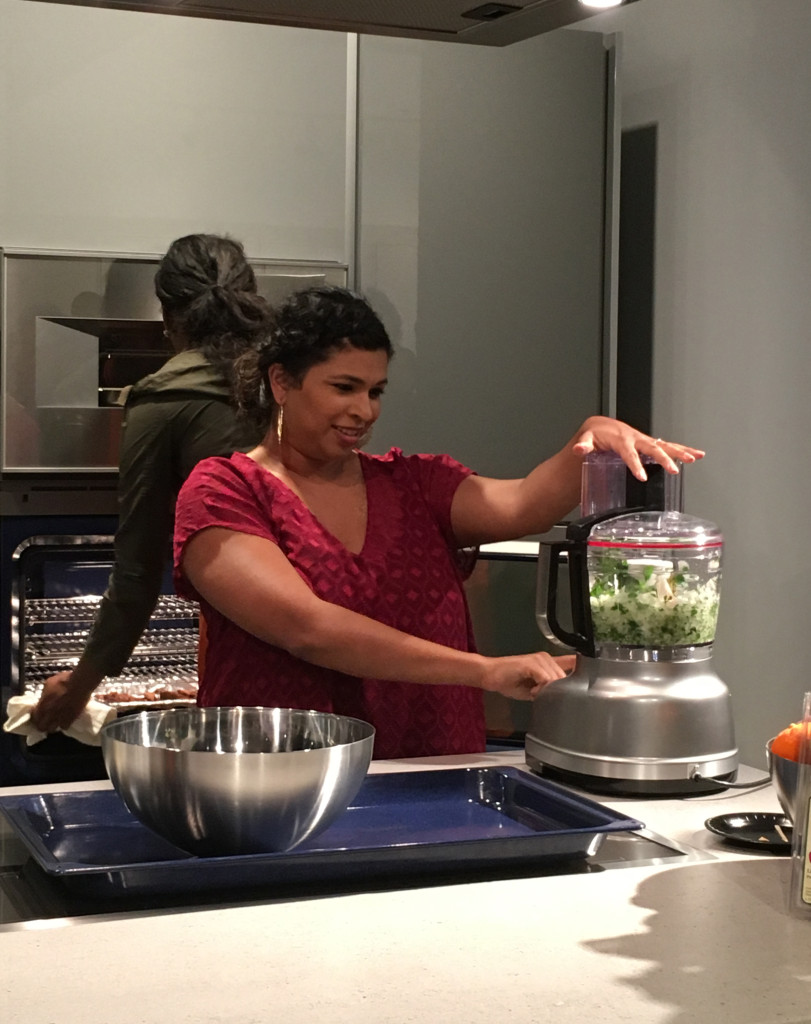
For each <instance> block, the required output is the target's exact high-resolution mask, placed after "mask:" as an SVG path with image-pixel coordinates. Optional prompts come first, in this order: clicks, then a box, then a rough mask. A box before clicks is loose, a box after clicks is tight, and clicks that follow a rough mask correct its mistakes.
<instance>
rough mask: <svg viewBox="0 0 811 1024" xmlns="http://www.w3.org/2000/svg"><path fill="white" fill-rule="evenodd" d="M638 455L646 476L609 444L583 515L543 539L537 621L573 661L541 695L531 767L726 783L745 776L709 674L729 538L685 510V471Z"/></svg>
mask: <svg viewBox="0 0 811 1024" xmlns="http://www.w3.org/2000/svg"><path fill="white" fill-rule="evenodd" d="M642 462H643V465H644V467H645V470H646V473H647V476H648V479H647V481H645V482H642V481H639V480H637V479H636V478H635V477H634V476H633V474H632V473H631V472H630V470H629V469H628V467H627V466H626V465H625V463H624V462H623V461H622V459H621V458H620V457H619V456H618V455H616V454H614V453H612V452H595V453H592V454H590V455H589V456H587V457H586V459H585V460H584V464H583V477H582V491H581V504H580V514H581V516H582V517H583V518H580V519H578V520H576V521H574V522H571V523H569V524H568V525H567V527H566V536H565V539H563V540H554V539H552V540H543V541H542V542H541V544H540V551H539V559H538V597H537V606H536V618H537V622H538V625H539V628H540V629H541V632H542V633H543V634H544V636H545V637H546V638H547V639H548V640H550V641H551V642H552V643H553V645H554V646H556V647H558V648H560V647H563V648H565V649H567V650H571V649H574V650H575V651H576V653H577V657H576V665H575V669H574V671H573V672H572V673H571V674H570V675H569V676H567V677H566V678H564V679H560V680H556V681H554V682H552V683H550V684H548V685H547V686H545V687H544V689H543V690H541V692H540V694H539V695H538V697H537V698H536V699H535V701H534V702H533V706H532V710H531V716H530V724H529V728H528V731H527V735H526V758H527V764H528V765H529V766H530V767H531V768H532V769H534V770H536V771H539V772H541V773H542V774H543V775H548V776H551V777H556V778H558V779H559V780H561V781H564V782H567V781H568V782H571V783H572V784H574V785H577V786H579V787H581V788H584V789H590V790H594V791H597V792H605V793H612V792H613V793H627V794H646V793H647V794H668V793H679V794H684V793H691V792H707V791H717V790H718V789H720V788H723V787H724V784H725V783H726V784H731V783H732V782H733V781H734V779H735V777H736V774H737V770H738V751H737V748H736V745H735V734H734V726H733V720H732V706H731V697H730V694H729V691H728V689H727V687H726V685H725V684H724V682H723V681H722V680H721V679H720V678H719V677H718V675H717V674H716V673H715V671H714V670H713V668H712V651H713V642H714V640H715V630H716V624H717V621H718V604H719V597H720V583H721V561H722V552H723V538H722V535H721V532H720V531H719V529H718V527H717V526H715V524H713V523H710V522H707V521H706V520H703V519H698V518H696V517H694V516H690V515H685V514H684V512H683V511H682V509H683V501H682V474H681V473H679V474H678V475H674V474H668V473H666V472H665V471H664V469H663V468H662V467H661V466H660V465H659V464H658V463H657V462H655V460H653V459H652V458H650V457H649V456H643V457H642ZM566 571H568V584H569V585H568V590H569V600H568V602H567V606H565V607H564V602H563V601H560V602H559V600H558V598H559V591H560V590H561V589H562V588H561V583H562V580H563V577H564V575H565V574H566ZM569 619H570V621H569ZM564 620H566V621H564Z"/></svg>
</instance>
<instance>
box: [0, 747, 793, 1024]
mask: <svg viewBox="0 0 811 1024" xmlns="http://www.w3.org/2000/svg"><path fill="white" fill-rule="evenodd" d="M504 764H513V765H521V764H523V752H497V753H492V754H486V755H472V756H470V757H467V758H463V757H448V758H426V759H415V760H413V761H408V762H406V761H400V762H397V761H389V762H374V763H373V766H372V771H374V772H390V771H405V770H415V769H420V770H424V769H436V770H441V769H443V768H448V767H461V766H485V765H504ZM761 774H762V772H760V771H757V772H756V771H755V770H753V769H744V770H742V772H741V778H742V779H743V780H746V779H748V778H749V779H753V778H755V777H756V776H758V775H761ZM107 785H108V784H107V783H76V784H73V785H72V786H70V787H69V786H67V785H65V786H61V787H58V786H53V787H42V786H41V787H30V788H28V789H16V790H10V789H8V790H5V791H3V793H4V794H11V793H18V792H19V793H26V792H32V791H43V790H46V789H50V790H52V791H56V790H61V791H64V790H66V789H68V788H71V789H88V788H97V787H104V786H107ZM593 799H597V800H599V801H600V802H602V803H604V804H606V805H607V806H609V807H612V808H615V809H616V810H619V811H621V812H622V813H623V814H624V815H627V816H628V817H634V818H637V819H638V820H640V821H642V822H644V823H645V825H646V826H647V827H648V829H650V830H653V831H654V832H655V833H658V834H659V835H661V836H666V837H668V839H670V840H673V841H674V842H675V843H676V844H680V845H681V846H683V847H684V848H685V849H687V848H689V850H690V851H692V854H693V855H692V856H683V857H678V858H666V859H663V860H661V861H657V862H651V861H640V862H639V863H638V864H633V863H630V864H626V865H623V866H621V867H616V868H613V869H606V870H600V871H595V872H589V873H574V874H552V875H546V876H543V877H520V878H506V879H498V880H490V881H474V882H465V881H459V880H455V881H454V883H453V884H436V882H437V880H436V879H425V884H421V883H415V882H414V881H411V882H410V883H409V885H410V887H409V888H403V889H394V890H388V891H368V892H358V893H353V894H344V895H334V896H319V897H312V896H311V897H309V898H298V899H297V898H277V899H273V900H269V901H267V900H265V901H244V902H243V901H235V902H232V903H230V904H228V905H206V906H198V907H195V906H194V905H191V904H193V903H194V899H193V898H190V900H189V903H190V905H189V906H188V907H183V908H180V909H178V908H175V909H173V910H171V911H167V910H163V911H157V912H155V911H142V912H133V913H120V912H117V910H116V907H115V902H114V901H113V904H112V905H111V907H110V913H109V914H97V915H94V916H90V917H82V918H79V919H76V920H74V919H62V920H60V919H50V920H42V921H30V922H27V923H21V924H17V925H15V924H9V925H6V926H4V927H2V928H0V1019H2V1020H3V1021H4V1022H5V1024H17V1022H19V1024H46V1022H48V1024H50V1022H56V1021H58V1022H59V1024H87V1022H99V1024H125V1022H126V1024H136V1022H137V1024H158V1022H160V1024H165V1022H166V1021H171V1022H172V1024H265V1022H267V1021H275V1020H278V1021H283V1022H284V1024H305V1022H306V1024H313V1022H318V1021H329V1022H330V1024H336V1022H346V1024H411V1022H443V1024H445V1022H447V1024H479V1022H481V1024H485V1022H487V1024H493V1022H496V1021H505V1022H506V1021H509V1022H511V1024H540V1022H545V1021H554V1022H555V1024H581V1022H586V1021H587V1022H589V1024H609V1022H610V1024H615V1022H620V1021H621V1022H627V1021H631V1022H636V1021H639V1022H642V1021H645V1022H647V1024H703V1022H710V1021H712V1022H719V1021H720V1022H724V1021H734V1022H736V1024H770V1022H774V1024H777V1022H780V1024H786V1022H807V1021H809V1020H811V921H805V920H798V919H795V918H793V917H791V916H790V915H789V914H788V913H787V911H786V908H785V907H786V890H787V884H788V875H789V870H790V860H789V858H788V857H785V856H778V855H774V854H771V853H768V852H766V851H764V852H761V851H760V850H759V849H754V850H751V848H739V847H733V846H731V845H729V844H726V843H725V842H724V841H723V840H722V839H720V838H719V837H717V836H715V835H713V834H712V833H710V832H709V831H707V830H706V829H705V828H704V821H705V819H707V818H709V817H712V816H715V815H719V814H723V813H729V812H733V811H777V810H779V806H778V803H777V798H776V796H775V793H774V791H773V790H772V788H771V787H766V788H765V789H758V790H727V791H725V792H723V793H718V794H712V795H705V796H697V797H691V798H688V799H675V798H669V799H660V798H656V799H654V798H645V799H640V798H617V797H610V798H608V797H593ZM15 841H16V840H13V839H9V838H8V833H7V832H6V839H5V842H6V843H10V842H15Z"/></svg>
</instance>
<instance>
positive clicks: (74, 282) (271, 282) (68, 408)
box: [0, 249, 348, 786]
mask: <svg viewBox="0 0 811 1024" xmlns="http://www.w3.org/2000/svg"><path fill="white" fill-rule="evenodd" d="M160 259H161V256H160V254H138V253H98V252H73V251H63V250H34V249H0V609H2V611H0V720H5V717H6V705H7V703H8V700H9V698H10V697H11V696H12V695H16V694H18V693H26V692H37V690H38V688H39V686H40V685H41V682H42V680H43V679H45V678H47V677H48V675H50V674H52V672H55V671H59V670H62V669H65V668H69V667H71V665H72V664H74V663H75V661H76V659H77V658H78V655H79V652H80V650H81V647H82V644H83V640H84V637H85V636H86V635H87V631H88V629H89V628H90V624H91V622H92V615H93V612H94V611H95V608H96V606H97V605H98V602H99V600H100V598H101V595H102V593H103V592H104V590H105V588H106V585H107V579H108V577H109V573H110V569H111V566H112V553H113V549H112V537H113V535H114V534H115V531H116V527H117V504H118V503H117V471H118V452H119V438H120V429H121V421H122V418H123V409H122V400H123V398H124V396H125V392H126V389H127V387H128V386H129V385H131V384H133V383H135V381H137V380H139V379H140V378H141V377H143V376H144V375H145V374H148V373H150V372H153V371H154V370H156V369H158V368H159V367H160V366H162V365H163V363H164V362H165V361H166V360H167V358H168V357H169V356H170V354H171V353H170V352H168V351H167V348H166V346H165V343H164V339H163V323H162V320H161V312H160V306H159V303H158V300H157V298H156V296H155V291H154V275H155V270H156V269H157V265H158V263H159V261H160ZM250 262H251V265H252V266H253V268H254V272H255V274H256V279H257V287H258V291H259V292H260V294H262V295H263V296H264V297H265V298H266V299H267V300H268V301H269V302H270V303H271V304H276V303H278V302H279V301H280V300H281V299H283V298H284V297H285V296H287V295H288V294H290V293H291V292H293V291H296V290H298V289H301V288H305V287H310V286H312V285H319V284H336V285H343V286H345V285H346V284H347V273H348V272H347V267H346V266H345V265H343V264H338V263H334V262H331V261H320V260H312V261H302V260H278V259H254V258H251V259H250ZM197 622H198V618H197V610H196V607H194V606H193V605H191V604H189V603H187V602H180V601H178V599H177V598H176V597H175V596H174V591H173V587H172V582H171V571H170V566H168V565H167V569H166V574H165V577H164V586H163V594H162V596H161V598H160V601H159V604H158V607H157V608H156V610H155V614H154V615H153V617H152V620H151V621H150V624H149V627H148V629H147V631H146V632H145V634H144V636H143V637H142V640H141V642H140V643H139V645H138V647H137V648H136V650H135V651H134V653H133V656H132V658H131V659H130V661H129V663H128V664H127V666H126V668H125V671H124V673H123V674H122V675H121V676H118V677H116V678H115V679H114V680H105V682H104V684H103V685H102V688H101V689H100V691H98V692H101V691H103V690H105V689H106V690H111V689H115V690H117V691H118V695H119V698H126V697H130V698H131V700H129V701H125V702H124V703H122V704H121V705H120V706H121V707H122V708H123V707H125V705H126V706H128V707H132V708H135V707H138V706H139V700H140V699H141V698H144V699H145V700H146V699H149V698H154V697H155V693H156V691H157V690H158V689H160V690H163V691H164V692H168V691H170V690H172V689H173V688H174V689H175V690H181V689H182V690H187V689H191V687H192V686H196V647H197V632H198V628H197ZM148 684H149V685H148ZM167 699H168V698H167ZM181 699H184V700H185V699H189V698H181ZM104 777H105V772H104V766H103V763H102V759H101V755H100V752H99V750H98V749H97V748H94V747H90V746H87V745H86V744H80V743H77V742H76V741H74V740H71V739H69V738H67V737H65V736H62V735H61V734H59V735H55V736H50V737H48V738H47V739H46V740H43V741H42V742H41V743H39V744H34V745H33V746H31V747H28V746H27V745H26V744H25V741H24V740H23V739H22V738H21V737H19V736H11V735H9V734H8V733H5V732H3V731H2V730H0V785H3V786H7V785H25V784H29V783H32V784H34V783H40V782H56V783H58V782H69V781H80V780H85V779H101V778H104Z"/></svg>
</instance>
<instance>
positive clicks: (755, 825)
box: [704, 812, 792, 853]
mask: <svg viewBox="0 0 811 1024" xmlns="http://www.w3.org/2000/svg"><path fill="white" fill-rule="evenodd" d="M704 827H705V828H708V829H709V830H710V832H714V833H715V834H716V835H717V836H722V837H723V838H724V839H726V840H727V842H730V843H735V845H736V846H748V847H749V848H750V849H751V848H753V847H756V848H757V849H759V850H769V851H770V852H771V853H791V837H792V827H791V821H790V819H789V818H787V817H786V816H785V814H765V813H760V812H752V813H749V814H721V815H719V816H718V817H717V818H708V819H707V820H706V821H705V822H704Z"/></svg>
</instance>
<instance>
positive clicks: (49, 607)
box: [24, 594, 199, 632]
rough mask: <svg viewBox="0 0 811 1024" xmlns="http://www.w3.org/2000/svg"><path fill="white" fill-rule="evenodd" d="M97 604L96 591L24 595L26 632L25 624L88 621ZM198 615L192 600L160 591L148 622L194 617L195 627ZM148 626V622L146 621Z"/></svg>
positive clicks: (93, 614) (94, 612) (99, 597)
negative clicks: (71, 593) (90, 592)
mask: <svg viewBox="0 0 811 1024" xmlns="http://www.w3.org/2000/svg"><path fill="white" fill-rule="evenodd" d="M100 604H101V595H100V594H89V595H88V594H83V595H81V596H78V597H35V598H30V597H29V598H26V599H25V604H24V619H25V626H26V632H27V628H28V627H29V626H34V625H47V624H50V623H55V622H75V623H77V624H79V623H86V622H92V621H93V619H94V618H95V617H96V612H97V611H98V607H99V605H100ZM198 618H199V606H198V605H197V603H196V602H194V601H186V600H184V599H183V598H181V597H174V596H172V595H170V594H162V595H161V596H160V597H159V598H158V603H157V605H156V606H155V610H154V612H153V613H152V622H155V620H160V619H180V620H187V619H191V620H194V625H195V628H196V626H197V621H198ZM150 625H151V624H150Z"/></svg>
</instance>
